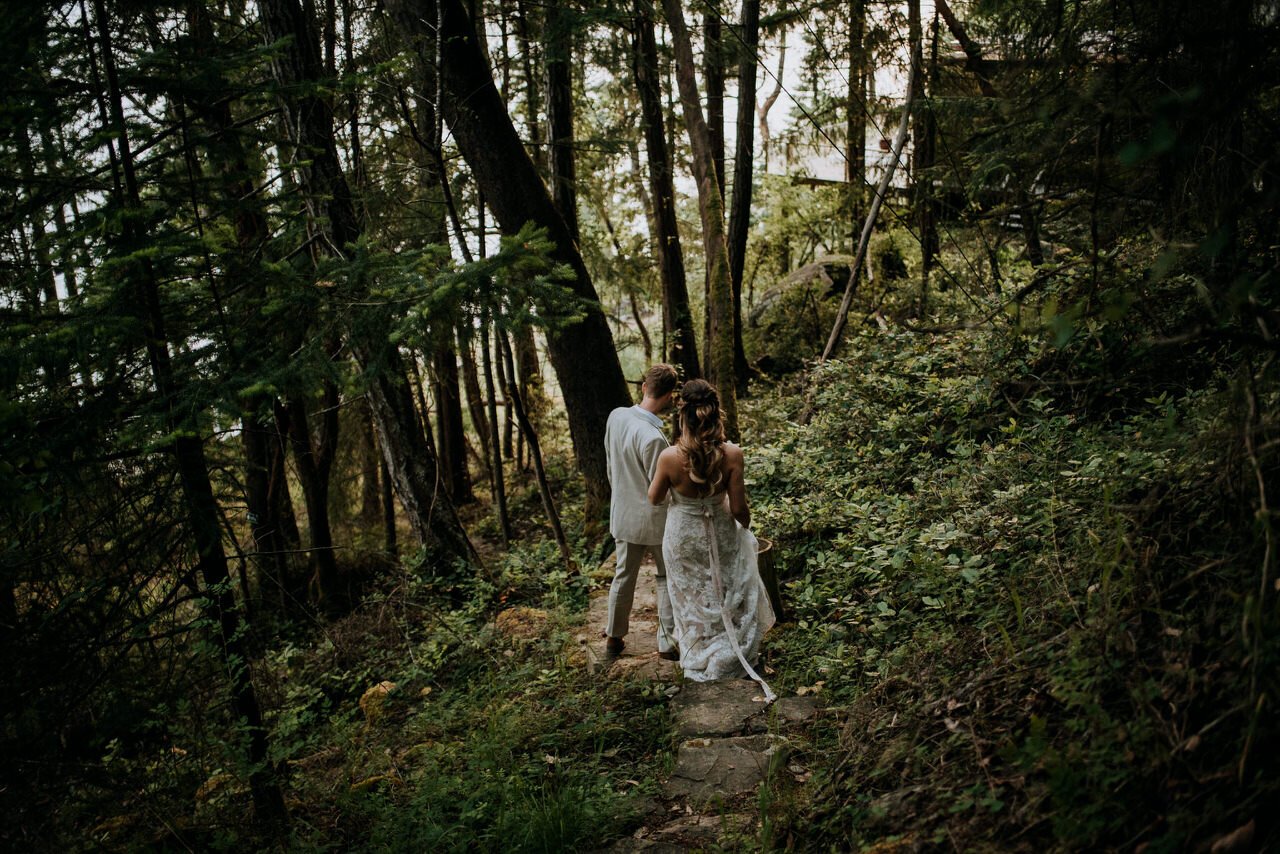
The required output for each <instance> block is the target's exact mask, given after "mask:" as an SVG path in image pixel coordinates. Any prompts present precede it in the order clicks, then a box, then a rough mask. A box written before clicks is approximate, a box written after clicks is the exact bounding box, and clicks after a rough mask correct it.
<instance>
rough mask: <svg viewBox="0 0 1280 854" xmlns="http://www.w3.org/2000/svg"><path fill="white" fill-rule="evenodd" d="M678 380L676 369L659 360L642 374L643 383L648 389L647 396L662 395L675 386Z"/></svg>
mask: <svg viewBox="0 0 1280 854" xmlns="http://www.w3.org/2000/svg"><path fill="white" fill-rule="evenodd" d="M678 380H679V377H678V376H677V375H676V369H675V368H673V367H671V366H670V365H667V364H663V363H661V362H659V363H658V364H656V365H654V366H653V367H652V368H650V369H649V370H647V371H645V374H644V384H645V386H646V387H647V388H648V390H649V397H662V396H663V395H664V394H667V393H668V392H670V391H671V390H672V389H673V388H675V387H676V382H677V381H678Z"/></svg>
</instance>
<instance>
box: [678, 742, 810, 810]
mask: <svg viewBox="0 0 1280 854" xmlns="http://www.w3.org/2000/svg"><path fill="white" fill-rule="evenodd" d="M788 752H789V744H788V742H787V740H786V739H785V738H782V737H781V736H776V735H748V736H740V737H737V738H718V739H710V738H695V739H690V740H689V741H686V742H684V743H683V744H681V745H680V750H679V752H678V754H677V755H676V767H675V771H673V772H672V775H671V779H670V780H668V781H667V785H666V790H665V794H666V796H667V797H669V798H686V799H688V800H689V801H692V802H695V803H705V802H707V801H711V800H714V799H716V798H726V797H732V796H734V795H740V794H745V793H747V792H752V791H755V789H756V788H757V787H758V786H759V785H760V783H761V781H763V780H764V778H765V777H766V776H767V775H768V774H769V771H770V770H771V768H772V767H773V765H774V764H775V763H778V764H781V763H782V762H784V761H786V757H787V753H788Z"/></svg>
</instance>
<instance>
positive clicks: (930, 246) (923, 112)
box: [912, 20, 939, 314]
mask: <svg viewBox="0 0 1280 854" xmlns="http://www.w3.org/2000/svg"><path fill="white" fill-rule="evenodd" d="M917 26H918V23H917ZM922 38H923V37H922ZM913 49H914V48H913ZM916 67H917V70H916V80H915V86H914V88H915V90H916V92H917V93H918V94H917V96H916V100H915V116H914V117H913V120H914V122H915V148H914V150H913V151H912V155H913V157H912V160H913V163H912V173H913V176H912V177H913V179H914V180H913V182H912V183H913V184H914V189H915V193H914V195H915V209H916V220H917V223H918V227H919V230H920V312H921V313H922V314H923V313H924V312H925V311H926V310H927V309H928V304H929V273H930V272H931V271H932V270H933V264H934V257H935V256H936V255H937V254H938V248H939V247H938V223H937V202H936V201H935V200H934V193H933V174H932V169H933V164H934V159H935V155H934V148H935V146H936V142H937V140H936V136H937V123H936V120H935V117H934V114H933V101H932V99H931V95H932V86H933V85H934V84H935V83H936V82H937V80H936V78H937V68H938V27H937V21H936V20H935V21H934V27H933V39H932V42H931V48H930V51H929V70H928V72H927V73H926V72H925V69H924V64H923V58H921V62H920V63H918V64H917V66H916ZM926 79H927V80H928V81H929V87H928V88H926V85H925V80H926Z"/></svg>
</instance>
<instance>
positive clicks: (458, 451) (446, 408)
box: [431, 330, 475, 504]
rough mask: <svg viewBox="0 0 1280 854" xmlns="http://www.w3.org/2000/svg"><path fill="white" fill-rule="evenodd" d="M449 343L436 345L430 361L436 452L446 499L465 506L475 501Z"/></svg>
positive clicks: (454, 366) (456, 374) (456, 371)
mask: <svg viewBox="0 0 1280 854" xmlns="http://www.w3.org/2000/svg"><path fill="white" fill-rule="evenodd" d="M449 331H450V332H452V330H449ZM441 332H442V333H443V332H444V330H441ZM450 337H451V338H452V335H451V336H450ZM452 343H453V342H452V341H450V342H449V343H448V344H441V345H440V346H438V347H437V348H436V351H435V353H434V354H433V356H432V359H431V361H432V368H433V373H434V374H435V383H433V390H434V392H435V398H436V423H437V424H438V425H439V429H440V442H439V444H438V445H437V446H436V451H437V453H438V454H439V455H440V467H441V468H442V469H444V473H445V478H444V483H445V489H447V490H448V492H449V497H450V498H452V499H453V502H454V503H455V504H467V503H469V502H471V501H474V500H475V498H474V496H472V494H471V475H470V473H469V472H468V471H467V443H466V436H465V434H464V433H463V426H462V394H461V392H460V390H459V382H458V357H457V355H456V354H455V353H454V352H453V346H452Z"/></svg>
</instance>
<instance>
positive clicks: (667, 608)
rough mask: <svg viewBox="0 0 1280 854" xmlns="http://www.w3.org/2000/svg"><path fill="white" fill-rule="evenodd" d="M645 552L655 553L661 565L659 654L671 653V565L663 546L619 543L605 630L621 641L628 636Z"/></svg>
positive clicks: (620, 541)
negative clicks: (668, 591) (668, 581)
mask: <svg viewBox="0 0 1280 854" xmlns="http://www.w3.org/2000/svg"><path fill="white" fill-rule="evenodd" d="M645 552H651V553H652V554H653V561H654V563H656V564H657V566H658V652H670V651H671V650H672V649H673V648H674V647H675V630H676V624H675V620H673V619H672V617H671V596H670V594H668V593H667V565H666V563H664V562H663V560H662V546H660V545H653V546H645V545H640V544H639V543H628V542H624V541H622V540H618V548H617V555H618V565H617V568H616V569H615V570H614V573H613V585H612V586H611V587H610V588H609V624H608V625H607V626H606V627H605V631H606V632H608V634H609V636H610V637H615V638H621V637H625V636H626V634H627V629H628V627H629V626H630V623H631V602H632V600H634V599H635V595H636V578H638V577H639V575H640V564H641V562H643V561H644V555H645Z"/></svg>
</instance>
